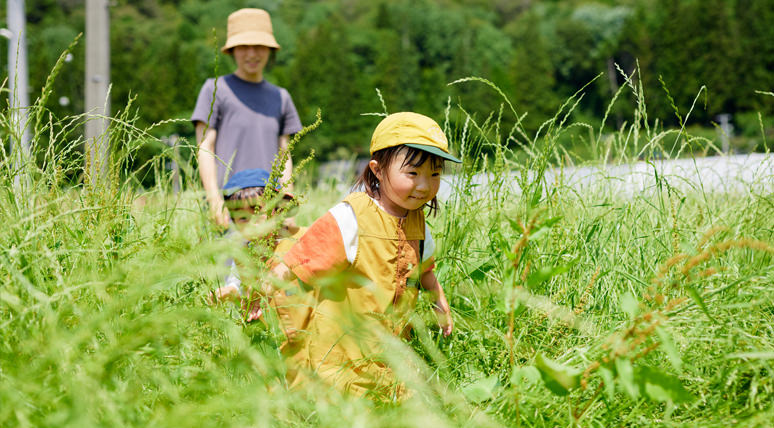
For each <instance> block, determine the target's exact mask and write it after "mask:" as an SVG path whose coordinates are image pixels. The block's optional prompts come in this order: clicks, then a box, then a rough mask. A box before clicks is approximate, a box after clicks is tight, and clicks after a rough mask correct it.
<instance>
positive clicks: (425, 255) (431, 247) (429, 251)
mask: <svg viewBox="0 0 774 428" xmlns="http://www.w3.org/2000/svg"><path fill="white" fill-rule="evenodd" d="M434 252H435V242H433V234H432V233H430V228H429V227H427V222H425V248H424V250H423V251H422V262H425V261H427V259H429V258H430V257H432V256H433V253H434Z"/></svg>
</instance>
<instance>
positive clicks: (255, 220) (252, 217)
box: [229, 203, 267, 241]
mask: <svg viewBox="0 0 774 428" xmlns="http://www.w3.org/2000/svg"><path fill="white" fill-rule="evenodd" d="M229 213H230V214H231V219H232V220H234V225H235V226H236V228H237V230H239V232H241V233H242V235H244V236H245V238H247V239H248V240H251V241H252V240H256V239H259V238H261V237H262V236H260V234H259V232H258V231H257V230H256V229H259V227H258V226H260V225H261V224H263V223H265V222H266V218H267V217H266V214H263V213H260V212H258V210H256V209H255V207H254V206H252V205H249V204H247V203H245V204H244V205H242V206H240V207H234V209H231V210H230V211H229Z"/></svg>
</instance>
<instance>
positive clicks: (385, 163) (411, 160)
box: [353, 145, 443, 215]
mask: <svg viewBox="0 0 774 428" xmlns="http://www.w3.org/2000/svg"><path fill="white" fill-rule="evenodd" d="M401 150H405V151H406V157H405V159H404V160H403V165H401V167H404V166H406V165H411V166H414V167H418V166H421V165H422V164H424V163H425V162H427V161H430V162H431V165H432V167H433V168H442V167H443V158H441V157H440V156H436V155H434V154H432V153H428V152H426V151H424V150H420V149H415V148H413V147H409V146H405V145H399V146H393V147H387V148H386V149H382V150H379V151H376V152H374V154H373V155H371V160H375V161H376V162H377V163H379V168H381V169H382V170H386V169H387V168H389V167H390V165H392V163H393V162H394V161H395V158H396V157H397V156H398V154H399V153H400V152H401ZM361 187H362V188H363V189H364V190H365V192H366V193H367V194H368V196H370V197H372V198H373V197H379V196H381V194H380V193H379V179H378V178H377V177H376V174H374V172H373V171H371V167H370V166H369V165H368V164H366V166H365V168H363V173H362V174H360V177H359V178H358V179H357V181H356V182H355V185H354V186H353V189H358V188H361ZM426 206H428V207H429V208H430V214H432V215H434V214H435V211H436V210H437V209H438V199H436V197H435V196H433V199H432V200H431V201H430V202H428V203H427V204H426Z"/></svg>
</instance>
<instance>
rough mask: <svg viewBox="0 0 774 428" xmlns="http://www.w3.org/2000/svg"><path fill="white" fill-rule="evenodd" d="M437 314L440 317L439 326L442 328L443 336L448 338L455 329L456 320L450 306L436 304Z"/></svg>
mask: <svg viewBox="0 0 774 428" xmlns="http://www.w3.org/2000/svg"><path fill="white" fill-rule="evenodd" d="M444 303H445V302H444ZM435 314H436V316H437V317H438V326H439V327H441V334H443V336H444V337H448V336H449V335H450V334H451V332H452V330H453V329H454V320H453V319H452V316H451V310H450V309H449V305H448V304H444V305H441V304H438V303H436V305H435Z"/></svg>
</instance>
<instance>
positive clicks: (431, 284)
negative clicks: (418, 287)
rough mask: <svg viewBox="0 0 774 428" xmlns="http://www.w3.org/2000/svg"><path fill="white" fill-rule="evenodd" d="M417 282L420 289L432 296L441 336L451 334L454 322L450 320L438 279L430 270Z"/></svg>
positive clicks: (447, 305)
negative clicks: (420, 286)
mask: <svg viewBox="0 0 774 428" xmlns="http://www.w3.org/2000/svg"><path fill="white" fill-rule="evenodd" d="M419 282H420V284H422V288H424V289H425V290H427V291H428V292H430V293H431V294H432V295H433V298H434V299H435V311H436V314H437V315H438V325H439V326H441V332H442V333H443V335H444V336H448V335H449V334H451V332H452V329H454V320H452V317H451V308H449V302H447V301H446V294H444V292H443V288H442V287H441V284H440V283H439V282H438V278H436V277H435V274H434V273H433V271H432V270H428V271H427V272H425V273H423V274H422V276H421V277H420V279H419Z"/></svg>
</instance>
